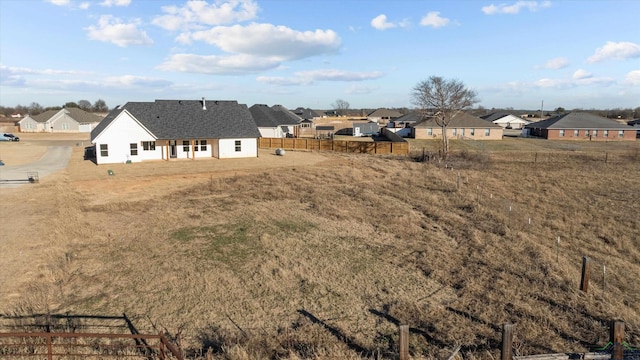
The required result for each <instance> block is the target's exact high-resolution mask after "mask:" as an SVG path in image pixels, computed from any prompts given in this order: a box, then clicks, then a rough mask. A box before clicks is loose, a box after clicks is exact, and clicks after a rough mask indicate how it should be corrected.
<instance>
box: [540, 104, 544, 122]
mask: <svg viewBox="0 0 640 360" xmlns="http://www.w3.org/2000/svg"><path fill="white" fill-rule="evenodd" d="M542 109H544V100H542V104H540V120H542Z"/></svg>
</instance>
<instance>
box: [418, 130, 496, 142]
mask: <svg viewBox="0 0 640 360" xmlns="http://www.w3.org/2000/svg"><path fill="white" fill-rule="evenodd" d="M487 129H488V130H489V134H488V135H487V134H486V130H487ZM503 133H504V131H503V129H501V128H496V127H491V128H455V127H454V128H452V127H447V137H448V138H449V139H450V140H456V139H470V140H502V135H503ZM413 135H414V138H416V139H442V128H440V127H434V128H423V127H419V128H413Z"/></svg>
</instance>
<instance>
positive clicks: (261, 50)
mask: <svg viewBox="0 0 640 360" xmlns="http://www.w3.org/2000/svg"><path fill="white" fill-rule="evenodd" d="M639 14H640V1H637V0H628V1H596V0H593V1H577V0H576V1H514V0H507V1H504V2H503V1H500V0H498V1H494V0H487V1H480V0H473V1H470V0H469V1H462V0H450V1H419V0H377V1H374V0H340V1H338V0H318V1H306V0H224V1H223V0H213V1H175V0H174V1H160V0H99V1H85V0H79V1H76V0H47V1H44V0H0V105H2V106H15V105H18V104H21V105H28V104H30V103H31V102H38V103H40V104H41V105H43V106H56V105H58V106H59V105H62V104H64V103H66V102H68V101H75V102H77V101H79V100H83V99H84V100H89V101H90V102H92V103H93V102H94V101H95V100H97V99H99V98H100V99H103V100H105V101H106V103H107V105H108V106H110V107H114V106H116V105H118V104H124V103H126V102H127V101H153V100H155V99H200V98H202V97H205V98H207V99H211V100H213V99H217V100H238V102H240V103H244V104H247V105H249V106H251V105H253V104H256V103H260V104H268V105H274V104H282V105H284V106H286V107H289V108H295V107H298V106H303V107H311V108H314V109H326V108H331V104H333V103H335V101H336V100H337V99H343V100H346V101H348V102H349V103H350V105H351V107H352V108H378V107H412V106H413V105H412V104H411V97H410V93H411V88H412V87H413V86H414V85H415V84H416V83H417V82H418V81H421V80H425V79H427V78H428V77H429V76H431V75H436V76H442V77H445V78H455V79H458V80H461V81H462V82H464V83H465V84H466V85H467V86H468V87H470V88H472V89H475V90H476V91H477V93H478V98H479V99H480V103H479V105H482V106H484V107H485V108H493V107H496V108H498V107H501V108H505V107H513V108H515V109H530V110H534V109H540V106H541V104H542V102H543V101H544V108H545V109H549V110H551V109H554V108H556V107H564V108H567V109H574V108H582V109H592V108H599V109H606V108H617V107H623V108H626V107H633V108H635V107H638V106H640V16H639Z"/></svg>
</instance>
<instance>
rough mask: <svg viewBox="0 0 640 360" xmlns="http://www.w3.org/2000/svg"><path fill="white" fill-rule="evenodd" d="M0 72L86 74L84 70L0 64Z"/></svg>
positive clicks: (16, 73) (18, 73)
mask: <svg viewBox="0 0 640 360" xmlns="http://www.w3.org/2000/svg"><path fill="white" fill-rule="evenodd" d="M0 72H1V73H8V74H12V75H88V74H89V73H88V72H86V71H77V70H56V69H31V68H22V67H15V66H6V65H0Z"/></svg>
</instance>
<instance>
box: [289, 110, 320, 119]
mask: <svg viewBox="0 0 640 360" xmlns="http://www.w3.org/2000/svg"><path fill="white" fill-rule="evenodd" d="M292 112H293V113H294V114H295V115H297V116H298V117H299V118H301V119H303V120H313V118H317V117H321V116H322V112H321V111H316V110H311V109H309V108H306V109H305V108H303V107H299V108H297V109H295V110H293V111H292Z"/></svg>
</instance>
